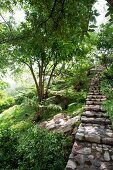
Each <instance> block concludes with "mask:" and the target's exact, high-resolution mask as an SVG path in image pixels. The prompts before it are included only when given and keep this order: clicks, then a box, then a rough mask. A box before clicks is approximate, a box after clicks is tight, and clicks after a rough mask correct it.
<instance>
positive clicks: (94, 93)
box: [88, 92, 102, 96]
mask: <svg viewBox="0 0 113 170" xmlns="http://www.w3.org/2000/svg"><path fill="white" fill-rule="evenodd" d="M89 95H102V93H101V92H99V93H96V92H92V93H88V96H89Z"/></svg>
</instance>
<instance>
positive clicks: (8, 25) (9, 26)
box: [0, 13, 12, 31]
mask: <svg viewBox="0 0 113 170" xmlns="http://www.w3.org/2000/svg"><path fill="white" fill-rule="evenodd" d="M0 16H1V18H2V19H3V21H4V23H5V24H6V25H7V27H8V28H9V30H10V31H12V27H11V25H10V24H9V23H8V22H7V21H6V20H5V18H4V17H3V15H2V14H1V13H0Z"/></svg>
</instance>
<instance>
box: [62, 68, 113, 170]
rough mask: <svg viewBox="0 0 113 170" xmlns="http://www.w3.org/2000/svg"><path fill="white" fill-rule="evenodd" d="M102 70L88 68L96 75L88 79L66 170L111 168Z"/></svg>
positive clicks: (112, 142) (112, 140) (111, 137)
mask: <svg viewBox="0 0 113 170" xmlns="http://www.w3.org/2000/svg"><path fill="white" fill-rule="evenodd" d="M101 71H102V69H98V70H95V69H92V71H91V72H92V73H96V75H95V76H94V78H92V80H91V84H90V88H89V94H88V96H87V100H86V106H85V111H84V113H83V114H82V116H81V124H80V126H79V128H78V130H77V132H76V134H75V142H74V145H73V148H72V152H71V154H70V156H69V160H68V163H67V165H66V168H65V170H113V130H112V129H111V124H112V123H111V121H110V119H109V116H108V115H107V113H106V111H105V110H104V109H103V107H102V105H101V103H102V101H104V100H106V96H104V95H103V94H102V93H101V91H100V73H101Z"/></svg>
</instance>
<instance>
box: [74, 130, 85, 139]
mask: <svg viewBox="0 0 113 170" xmlns="http://www.w3.org/2000/svg"><path fill="white" fill-rule="evenodd" d="M75 138H76V139H78V140H84V133H78V132H77V133H76V136H75Z"/></svg>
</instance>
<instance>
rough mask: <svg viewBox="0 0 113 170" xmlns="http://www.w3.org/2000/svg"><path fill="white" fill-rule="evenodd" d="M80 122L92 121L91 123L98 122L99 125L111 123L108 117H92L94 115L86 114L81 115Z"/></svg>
mask: <svg viewBox="0 0 113 170" xmlns="http://www.w3.org/2000/svg"><path fill="white" fill-rule="evenodd" d="M81 122H82V123H86V124H88V123H92V124H100V125H111V124H112V123H111V121H110V120H109V119H106V118H101V117H100V118H98V117H97V118H94V117H89V118H88V117H86V116H82V117H81Z"/></svg>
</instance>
